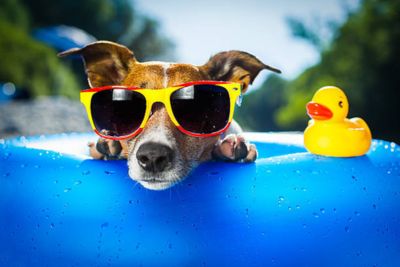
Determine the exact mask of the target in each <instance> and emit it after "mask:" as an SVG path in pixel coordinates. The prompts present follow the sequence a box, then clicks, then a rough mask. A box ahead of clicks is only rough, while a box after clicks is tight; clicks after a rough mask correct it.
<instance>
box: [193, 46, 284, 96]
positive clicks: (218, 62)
mask: <svg viewBox="0 0 400 267" xmlns="http://www.w3.org/2000/svg"><path fill="white" fill-rule="evenodd" d="M200 69H202V70H203V71H204V72H206V73H207V74H208V75H209V77H210V78H211V79H212V80H215V81H231V82H238V83H241V84H242V91H243V92H246V91H247V88H248V86H249V85H250V84H252V83H253V81H254V79H255V78H256V77H257V75H258V73H260V71H261V70H263V69H267V70H271V71H274V72H277V73H281V71H280V70H278V69H276V68H274V67H271V66H268V65H265V64H264V63H262V62H261V61H260V60H259V59H257V58H256V57H255V56H253V55H251V54H249V53H246V52H242V51H227V52H221V53H218V54H216V55H215V56H213V57H211V58H210V59H209V60H208V62H207V63H206V64H205V65H203V66H201V67H200Z"/></svg>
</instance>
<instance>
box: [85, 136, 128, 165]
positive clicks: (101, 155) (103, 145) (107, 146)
mask: <svg viewBox="0 0 400 267" xmlns="http://www.w3.org/2000/svg"><path fill="white" fill-rule="evenodd" d="M125 145H126V144H125V143H124V142H122V141H121V142H120V141H114V140H108V139H104V138H99V140H97V143H96V144H95V143H94V142H90V143H88V146H89V153H90V156H91V157H92V158H94V159H105V160H110V159H123V158H127V153H126V151H127V149H126V147H125Z"/></svg>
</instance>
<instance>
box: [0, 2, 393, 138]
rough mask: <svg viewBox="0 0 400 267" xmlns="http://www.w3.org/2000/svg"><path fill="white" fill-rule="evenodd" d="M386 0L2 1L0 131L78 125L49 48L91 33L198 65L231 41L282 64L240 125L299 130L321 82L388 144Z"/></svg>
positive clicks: (80, 85)
mask: <svg viewBox="0 0 400 267" xmlns="http://www.w3.org/2000/svg"><path fill="white" fill-rule="evenodd" d="M399 10H400V1H398V0H329V1H319V0H304V1H296V0H282V1H270V0H247V1H239V0H231V1H216V0H203V1H184V0H170V1H157V0H136V1H134V0H81V1H70V0H58V1H53V0H2V1H1V2H0V138H6V137H12V136H18V135H37V134H48V133H61V132H76V131H78V132H82V131H90V127H89V123H88V121H87V119H86V114H85V111H84V109H83V107H82V106H81V105H80V103H79V101H78V98H79V90H81V89H84V88H87V86H88V85H87V81H86V77H85V74H84V69H83V66H82V62H81V60H80V58H78V57H75V58H74V57H71V58H68V59H60V58H57V53H58V52H60V51H64V50H66V49H69V48H72V47H80V46H83V45H85V44H88V43H90V42H93V41H95V40H111V41H114V42H118V43H121V44H124V45H126V46H128V47H129V48H130V49H131V50H132V51H134V53H135V55H136V57H137V58H138V59H139V60H142V61H146V60H163V61H172V62H175V61H177V62H185V63H191V64H197V65H202V64H204V63H205V62H206V61H207V60H208V58H209V57H210V56H212V55H213V54H215V53H218V52H220V51H223V50H230V49H239V50H243V51H246V52H249V53H252V54H254V55H255V56H257V57H258V58H259V59H261V60H262V61H263V62H264V63H266V64H269V65H272V66H275V67H277V68H279V69H281V70H282V72H283V73H282V74H281V75H275V74H271V73H267V72H263V73H262V74H261V75H260V76H259V77H258V78H257V79H256V81H255V83H254V84H253V87H252V88H251V90H250V92H249V93H248V94H247V95H246V96H245V97H244V100H243V104H242V106H241V107H240V108H238V109H237V112H236V114H235V118H236V119H237V120H238V121H239V123H240V124H241V125H242V126H243V127H244V128H245V129H246V130H248V131H288V130H298V131H302V130H304V128H305V127H306V124H307V121H308V119H309V118H308V116H307V115H306V111H305V104H306V103H307V102H308V101H310V100H311V98H312V96H313V94H314V92H315V91H316V90H317V89H319V88H320V87H322V86H326V85H336V86H339V87H341V88H342V89H344V90H345V92H346V94H347V96H348V98H349V101H350V115H349V116H359V117H362V118H364V119H365V120H366V121H367V122H368V123H369V125H370V127H371V129H372V133H373V135H374V138H380V139H385V140H391V141H395V142H397V143H399V142H400V119H399V118H397V116H399V115H400V112H399V111H400V97H399V96H400V88H399V87H400V86H399V84H400V12H399Z"/></svg>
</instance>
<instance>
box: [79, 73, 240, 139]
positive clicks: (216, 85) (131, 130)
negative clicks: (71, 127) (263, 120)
mask: <svg viewBox="0 0 400 267" xmlns="http://www.w3.org/2000/svg"><path fill="white" fill-rule="evenodd" d="M80 98H81V102H82V103H83V104H84V106H85V108H86V111H87V114H88V117H89V121H90V124H91V126H92V128H93V129H94V131H95V132H96V133H97V134H98V135H99V136H101V137H103V138H106V139H112V140H122V139H127V138H131V137H134V136H136V135H138V134H139V133H140V132H141V131H142V130H143V128H144V126H145V125H146V123H147V121H148V120H149V118H150V116H151V110H152V106H153V104H154V103H156V102H161V103H163V104H164V106H165V108H166V110H167V112H168V115H169V117H170V118H171V121H172V122H173V123H174V124H175V126H176V127H177V128H178V129H179V130H180V131H181V132H183V133H185V134H187V135H190V136H195V137H209V136H215V135H218V134H221V133H223V132H224V131H225V130H226V129H228V127H229V124H230V123H231V121H232V118H233V112H234V108H235V102H237V103H238V104H240V100H241V85H240V84H239V83H233V82H219V81H196V82H190V83H185V84H182V85H178V86H173V87H168V88H163V89H141V88H137V87H127V86H121V85H117V86H114V85H113V86H105V87H98V88H91V89H86V90H82V91H81V93H80Z"/></svg>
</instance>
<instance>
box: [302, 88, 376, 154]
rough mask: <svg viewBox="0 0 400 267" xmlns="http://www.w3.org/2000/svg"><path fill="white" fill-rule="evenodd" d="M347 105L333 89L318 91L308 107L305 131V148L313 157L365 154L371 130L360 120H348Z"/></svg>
mask: <svg viewBox="0 0 400 267" xmlns="http://www.w3.org/2000/svg"><path fill="white" fill-rule="evenodd" d="M348 112H349V102H348V100H347V97H346V95H345V94H344V92H343V91H342V90H341V89H340V88H338V87H334V86H326V87H322V88H321V89H319V90H318V91H317V92H316V93H315V94H314V97H313V99H312V101H311V102H309V103H308V104H307V114H308V115H309V116H310V117H311V120H310V121H309V123H308V127H307V128H306V130H305V131H304V146H305V147H306V148H307V149H308V151H310V152H311V153H313V154H318V155H322V156H330V157H355V156H362V155H364V154H365V153H367V152H368V150H369V148H370V146H371V140H372V136H371V131H370V129H369V127H368V125H367V123H366V122H365V121H364V120H363V119H361V118H352V119H347V118H346V117H347V114H348Z"/></svg>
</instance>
